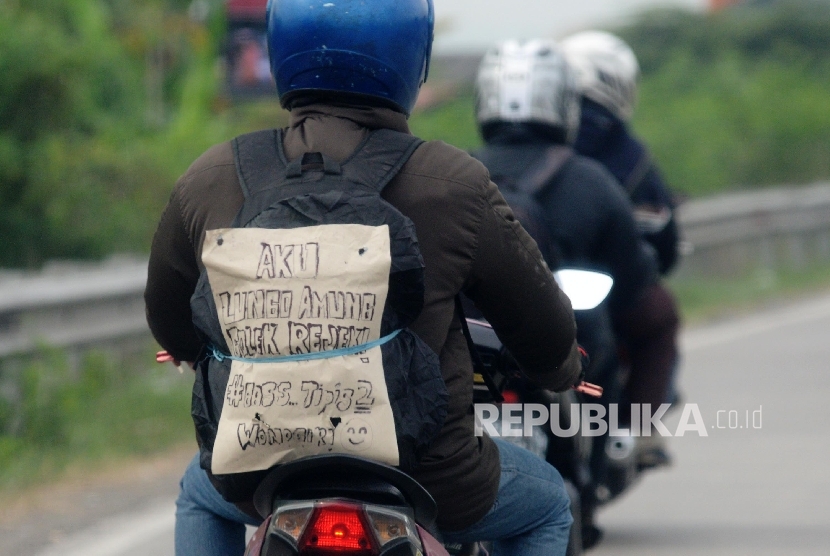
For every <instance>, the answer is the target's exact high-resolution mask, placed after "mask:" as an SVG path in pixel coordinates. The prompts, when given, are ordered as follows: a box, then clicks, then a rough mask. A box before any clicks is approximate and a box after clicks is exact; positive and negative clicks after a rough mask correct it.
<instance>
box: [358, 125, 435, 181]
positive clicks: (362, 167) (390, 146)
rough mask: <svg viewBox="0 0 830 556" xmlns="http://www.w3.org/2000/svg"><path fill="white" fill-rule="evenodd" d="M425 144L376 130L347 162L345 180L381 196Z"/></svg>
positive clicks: (414, 138) (407, 137) (390, 132)
mask: <svg viewBox="0 0 830 556" xmlns="http://www.w3.org/2000/svg"><path fill="white" fill-rule="evenodd" d="M423 142H424V141H423V140H422V139H419V138H418V137H415V136H414V135H410V134H408V133H401V132H399V131H393V130H391V129H378V130H375V131H373V132H372V133H370V134H369V136H368V137H367V138H366V140H365V141H363V143H361V144H360V145H359V146H358V147H357V149H355V152H354V153H352V155H351V156H350V157H349V158H348V159H346V160H345V161H343V163H342V169H343V179H345V180H348V181H350V182H354V183H359V184H363V185H366V186H369V187H371V188H372V189H374V190H375V191H377V192H378V193H380V192H381V191H383V188H384V187H386V186H387V185H388V184H389V182H390V181H391V180H392V178H394V177H395V175H396V174H397V173H398V172H399V171H400V170H401V168H403V165H404V164H406V162H407V161H408V160H409V157H410V156H412V153H413V152H415V149H417V148H418V147H419V146H420V145H421V144H422V143H423Z"/></svg>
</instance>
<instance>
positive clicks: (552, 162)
mask: <svg viewBox="0 0 830 556" xmlns="http://www.w3.org/2000/svg"><path fill="white" fill-rule="evenodd" d="M573 154H574V150H573V149H572V148H571V147H568V146H565V145H555V146H552V147H548V148H547V149H545V152H544V155H543V156H542V157H541V158H540V159H539V160H538V161H537V162H536V163H534V164H533V165H532V166H531V167H530V168H528V170H527V171H526V172H524V173H523V174H522V175H521V177H519V179H518V181H517V183H516V186H517V188H518V189H519V191H521V192H522V193H527V194H528V195H532V196H535V195H537V194H539V193H541V192H542V191H543V190H544V189H545V187H547V185H548V184H549V183H550V180H551V179H553V177H554V176H555V175H556V174H557V173H559V170H561V169H562V167H563V166H564V165H565V163H566V162H567V161H568V160H570V158H571V156H573Z"/></svg>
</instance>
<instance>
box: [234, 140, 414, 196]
mask: <svg viewBox="0 0 830 556" xmlns="http://www.w3.org/2000/svg"><path fill="white" fill-rule="evenodd" d="M421 143H423V140H421V139H419V138H417V137H415V136H413V135H409V134H407V133H401V132H397V131H393V130H391V129H378V130H375V131H373V132H372V133H370V134H369V135H368V137H367V138H366V139H365V140H364V141H363V142H362V143H361V144H360V145H358V147H357V148H356V149H355V152H354V153H352V155H351V156H350V157H349V158H348V159H346V160H345V161H344V162H343V163H342V164H338V163H337V162H336V161H334V160H332V159H331V158H329V157H328V156H326V155H324V154H320V153H306V154H305V155H303V156H302V157H299V158H297V159H296V160H293V161H291V162H289V161H288V160H287V159H286V158H285V151H284V149H283V132H282V130H281V129H269V130H264V131H256V132H253V133H248V134H245V135H240V136H239V137H237V138H235V139H234V140H233V142H232V144H233V151H234V159H235V162H236V172H237V175H238V177H239V183H240V186H241V187H242V192H243V194H244V196H245V199H249V198H251V197H253V196H254V195H256V194H257V193H259V192H261V191H263V190H265V189H269V188H272V187H274V186H276V185H277V184H285V182H289V181H292V182H293V180H294V179H298V178H302V172H303V170H304V169H305V167H306V165H307V163H310V164H311V165H316V166H319V165H322V169H323V171H324V173H326V174H329V175H333V176H336V175H340V176H341V179H344V180H348V181H350V182H353V183H359V184H362V185H366V186H369V187H370V188H371V189H373V190H375V191H377V192H380V191H382V190H383V188H384V187H386V185H387V184H388V183H389V182H390V181H391V180H392V178H394V177H395V175H396V174H397V173H398V172H399V171H400V169H401V168H402V167H403V165H404V164H406V162H407V160H409V157H410V156H411V155H412V153H413V152H415V149H417V148H418V147H419V146H420V145H421ZM299 181H300V182H302V181H303V180H302V179H300V180H299ZM292 185H293V183H292ZM297 185H299V186H300V188H302V184H301V183H298V184H297ZM301 192H302V191H298V190H297V188H295V187H288V188H286V191H285V197H291V196H294V195H297V194H299V193H301Z"/></svg>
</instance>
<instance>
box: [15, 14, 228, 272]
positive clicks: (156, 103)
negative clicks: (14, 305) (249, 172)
mask: <svg viewBox="0 0 830 556" xmlns="http://www.w3.org/2000/svg"><path fill="white" fill-rule="evenodd" d="M189 4H190V2H185V1H183V0H182V1H179V0H176V1H173V0H167V1H165V0H143V1H141V2H126V1H123V0H77V1H74V2H62V1H59V0H31V1H26V2H20V1H18V2H12V1H9V0H5V1H2V2H0V9H2V12H3V17H2V18H0V72H2V75H3V77H4V78H3V80H0V235H1V236H2V237H3V238H4V242H3V244H2V246H0V266H28V267H31V266H37V265H38V264H40V263H41V262H42V261H44V260H46V259H48V258H56V257H60V258H70V257H83V258H89V257H101V256H103V255H105V254H108V253H111V252H113V251H124V250H130V251H140V250H145V249H146V248H147V246H148V245H149V238H150V236H151V234H152V231H153V230H154V229H155V223H156V220H157V218H158V215H159V214H160V213H161V209H162V208H163V206H164V203H165V202H166V200H167V197H168V196H169V191H170V188H171V187H172V184H173V182H174V181H175V179H176V176H177V175H178V174H179V173H180V172H182V171H183V170H184V168H186V167H187V164H188V163H189V162H190V159H192V158H193V157H195V155H196V154H198V152H200V150H203V148H204V147H206V146H208V145H209V144H210V140H211V138H215V137H216V134H214V135H213V136H211V134H209V133H205V127H209V126H204V127H203V125H202V124H204V121H205V120H206V119H208V118H209V117H210V115H211V114H210V105H211V102H212V101H213V98H214V96H215V92H216V86H217V83H216V79H215V77H214V76H213V73H212V72H213V67H214V66H213V64H214V60H215V53H216V50H217V43H216V37H215V36H214V35H213V34H212V33H211V31H210V28H209V27H207V26H205V25H202V24H200V23H197V22H194V21H191V20H190V19H189V18H188V16H187V12H186V8H187V6H188V5H189ZM214 13H221V12H219V11H215V12H214ZM180 106H181V107H183V108H182V109H179V107H180Z"/></svg>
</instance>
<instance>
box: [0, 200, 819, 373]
mask: <svg viewBox="0 0 830 556" xmlns="http://www.w3.org/2000/svg"><path fill="white" fill-rule="evenodd" d="M679 220H680V223H681V227H682V229H683V235H684V239H685V241H686V242H687V244H688V245H690V246H691V248H690V249H688V251H689V253H687V255H686V256H685V257H684V260H683V261H682V262H681V263H680V268H679V270H678V274H681V275H686V276H695V275H707V276H711V275H713V274H720V275H729V274H735V273H739V272H744V271H745V270H747V269H752V268H758V267H773V268H774V267H779V266H782V265H791V266H799V265H802V264H807V263H809V262H810V261H816V260H822V261H825V260H826V261H830V184H817V185H812V186H807V187H799V188H777V189H770V190H764V191H760V192H750V193H734V194H726V195H719V196H716V197H712V198H708V199H702V200H695V201H689V202H687V203H686V204H684V205H683V206H681V207H680V209H679ZM146 278H147V262H146V260H144V259H114V260H111V261H109V262H107V263H103V264H98V265H77V264H71V265H60V264H58V265H51V266H50V267H47V268H46V269H45V270H44V271H43V272H40V273H38V274H26V273H21V272H14V273H8V272H7V273H0V357H6V356H9V355H16V354H24V353H28V352H31V351H33V350H35V349H36V348H37V347H38V346H39V345H49V346H58V347H61V346H83V345H88V344H103V343H107V342H111V341H113V340H118V339H129V338H135V339H136V340H146V339H149V338H150V335H149V332H148V329H147V324H146V321H145V318H144V299H143V292H144V284H145V281H146Z"/></svg>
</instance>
